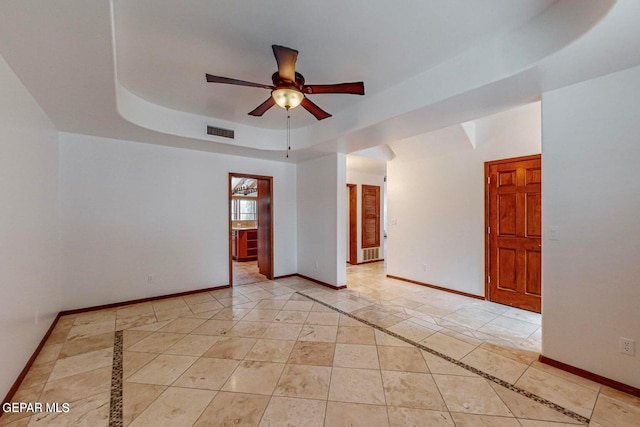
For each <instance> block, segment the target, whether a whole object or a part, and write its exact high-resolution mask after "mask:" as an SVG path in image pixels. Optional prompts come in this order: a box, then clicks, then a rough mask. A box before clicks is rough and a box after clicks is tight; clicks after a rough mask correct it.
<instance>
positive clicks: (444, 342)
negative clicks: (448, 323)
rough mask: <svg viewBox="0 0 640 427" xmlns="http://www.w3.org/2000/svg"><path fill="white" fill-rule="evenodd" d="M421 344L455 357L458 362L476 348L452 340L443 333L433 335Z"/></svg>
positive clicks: (454, 339) (457, 340)
mask: <svg viewBox="0 0 640 427" xmlns="http://www.w3.org/2000/svg"><path fill="white" fill-rule="evenodd" d="M421 344H423V345H425V346H427V347H429V348H430V349H433V350H435V351H438V352H440V353H443V354H446V355H447V356H449V357H453V358H454V359H456V360H460V359H462V358H463V357H464V356H466V355H467V354H469V353H471V351H473V349H474V348H475V346H473V345H471V344H468V343H466V342H463V341H460V340H459V339H456V338H452V337H450V336H448V335H445V334H443V333H441V332H437V333H435V334H433V335H431V336H430V337H428V338H427V339H425V340H423V341H421Z"/></svg>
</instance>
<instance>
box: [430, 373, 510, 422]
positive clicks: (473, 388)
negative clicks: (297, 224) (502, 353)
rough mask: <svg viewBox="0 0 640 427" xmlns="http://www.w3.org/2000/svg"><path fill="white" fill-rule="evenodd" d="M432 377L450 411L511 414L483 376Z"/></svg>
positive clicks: (499, 414)
mask: <svg viewBox="0 0 640 427" xmlns="http://www.w3.org/2000/svg"><path fill="white" fill-rule="evenodd" d="M433 379H434V380H435V382H436V384H437V385H438V389H439V390H440V394H441V395H442V397H443V398H444V401H445V403H446V404H447V407H448V408H449V411H450V412H465V413H470V414H482V415H497V416H504V417H511V416H513V414H512V413H511V411H510V410H509V408H508V407H507V406H506V405H505V404H504V402H502V400H501V399H500V397H499V396H498V395H497V394H496V392H495V391H494V390H493V389H492V388H491V386H490V385H489V383H488V382H487V380H485V379H484V378H471V377H461V376H455V375H433Z"/></svg>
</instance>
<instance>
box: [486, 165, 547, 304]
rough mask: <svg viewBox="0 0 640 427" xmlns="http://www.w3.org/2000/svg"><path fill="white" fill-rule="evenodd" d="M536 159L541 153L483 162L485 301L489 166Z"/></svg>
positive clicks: (487, 276)
mask: <svg viewBox="0 0 640 427" xmlns="http://www.w3.org/2000/svg"><path fill="white" fill-rule="evenodd" d="M537 159H540V161H542V154H531V155H528V156H520V157H510V158H508V159H500V160H491V161H488V162H484V299H485V300H486V301H490V284H489V273H490V265H489V250H490V247H489V246H490V242H489V237H490V236H489V226H490V224H491V218H490V216H489V190H490V188H489V170H490V168H491V166H494V165H499V164H503V163H511V162H520V161H527V160H537ZM496 280H497V279H496Z"/></svg>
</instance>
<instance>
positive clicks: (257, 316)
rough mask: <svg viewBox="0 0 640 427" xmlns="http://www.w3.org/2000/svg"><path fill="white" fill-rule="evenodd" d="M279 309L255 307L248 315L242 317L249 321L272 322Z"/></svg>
mask: <svg viewBox="0 0 640 427" xmlns="http://www.w3.org/2000/svg"><path fill="white" fill-rule="evenodd" d="M278 313H279V310H275V309H273V310H269V309H261V308H254V309H253V310H251V311H250V312H248V313H247V315H246V316H244V317H243V318H242V320H243V321H249V322H271V321H272V320H273V319H275V318H276V316H277V315H278Z"/></svg>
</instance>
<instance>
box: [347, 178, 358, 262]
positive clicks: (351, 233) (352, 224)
mask: <svg viewBox="0 0 640 427" xmlns="http://www.w3.org/2000/svg"><path fill="white" fill-rule="evenodd" d="M347 192H348V194H349V206H348V208H349V213H348V215H349V216H348V218H349V230H348V235H347V239H349V253H348V254H347V255H348V259H347V262H348V263H349V264H351V265H356V264H358V185H357V184H347Z"/></svg>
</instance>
